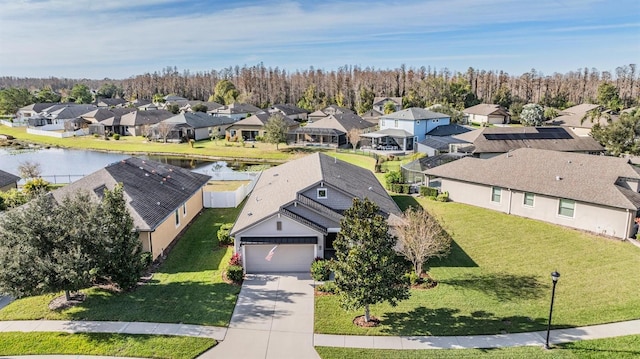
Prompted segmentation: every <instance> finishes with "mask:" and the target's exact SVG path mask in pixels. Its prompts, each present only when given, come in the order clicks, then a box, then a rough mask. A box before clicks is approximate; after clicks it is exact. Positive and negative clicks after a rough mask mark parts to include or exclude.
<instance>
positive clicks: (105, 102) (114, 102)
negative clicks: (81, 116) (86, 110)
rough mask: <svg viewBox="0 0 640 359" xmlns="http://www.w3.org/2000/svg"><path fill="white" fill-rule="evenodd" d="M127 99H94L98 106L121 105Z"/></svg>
mask: <svg viewBox="0 0 640 359" xmlns="http://www.w3.org/2000/svg"><path fill="white" fill-rule="evenodd" d="M126 103H127V100H125V99H121V98H99V99H97V100H96V101H95V105H96V106H98V107H123V106H124V105H125V104H126Z"/></svg>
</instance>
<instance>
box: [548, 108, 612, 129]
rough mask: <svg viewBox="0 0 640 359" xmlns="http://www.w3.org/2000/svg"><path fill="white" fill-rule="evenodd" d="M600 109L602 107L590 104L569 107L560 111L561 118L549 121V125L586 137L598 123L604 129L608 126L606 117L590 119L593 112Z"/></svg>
mask: <svg viewBox="0 0 640 359" xmlns="http://www.w3.org/2000/svg"><path fill="white" fill-rule="evenodd" d="M600 108H601V106H600V105H593V104H590V103H583V104H581V105H577V106H573V107H569V108H568V109H566V110H562V111H560V113H559V116H558V117H556V118H553V119H551V120H549V121H548V123H549V124H551V125H555V126H562V127H567V128H570V129H571V131H573V132H574V133H575V134H576V135H578V136H583V137H586V136H589V135H590V134H591V128H592V127H593V125H595V124H596V123H599V124H600V126H603V127H604V126H607V125H608V122H607V118H606V116H601V117H596V118H589V113H590V112H591V111H598V110H599V109H600Z"/></svg>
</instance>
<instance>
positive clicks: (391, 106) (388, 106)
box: [382, 101, 396, 115]
mask: <svg viewBox="0 0 640 359" xmlns="http://www.w3.org/2000/svg"><path fill="white" fill-rule="evenodd" d="M382 110H383V112H384V114H385V115H388V114H390V113H394V112H396V104H395V103H394V102H393V101H387V102H385V103H384V106H383V107H382Z"/></svg>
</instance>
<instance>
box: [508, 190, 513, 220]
mask: <svg viewBox="0 0 640 359" xmlns="http://www.w3.org/2000/svg"><path fill="white" fill-rule="evenodd" d="M507 190H509V207H508V208H507V214H511V197H513V192H512V191H511V188H507Z"/></svg>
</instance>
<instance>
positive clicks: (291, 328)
mask: <svg viewBox="0 0 640 359" xmlns="http://www.w3.org/2000/svg"><path fill="white" fill-rule="evenodd" d="M313 311H314V298H313V280H312V279H311V277H310V275H309V274H308V273H306V274H297V275H296V274H283V275H265V274H263V275H248V276H247V277H246V279H245V280H244V283H243V284H242V290H241V291H240V295H239V296H238V301H237V303H236V307H235V309H234V311H233V315H232V316H231V322H230V323H229V329H228V330H227V335H226V337H225V339H224V341H222V343H220V344H219V345H217V346H215V347H214V348H212V349H210V350H209V351H207V352H205V353H204V354H203V355H201V356H200V358H244V359H251V358H261V359H270V358H281V359H287V358H296V359H307V358H308V359H317V358H319V356H318V353H317V352H316V351H315V349H314V347H313Z"/></svg>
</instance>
